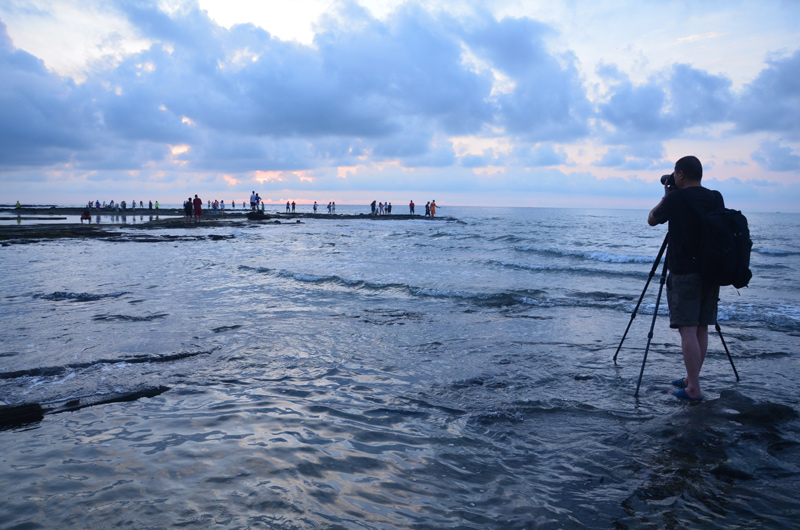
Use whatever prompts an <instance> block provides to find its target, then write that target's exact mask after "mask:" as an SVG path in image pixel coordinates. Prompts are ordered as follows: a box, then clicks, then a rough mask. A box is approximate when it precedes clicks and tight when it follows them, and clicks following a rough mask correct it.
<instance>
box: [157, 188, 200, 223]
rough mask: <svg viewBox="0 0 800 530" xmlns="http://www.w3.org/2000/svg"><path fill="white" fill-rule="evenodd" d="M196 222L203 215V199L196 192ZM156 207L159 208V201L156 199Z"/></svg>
mask: <svg viewBox="0 0 800 530" xmlns="http://www.w3.org/2000/svg"><path fill="white" fill-rule="evenodd" d="M193 202H194V222H195V223H199V222H200V217H202V216H203V200H202V199H201V198H200V197H198V196H197V194H195V196H194V201H193ZM156 209H158V201H156Z"/></svg>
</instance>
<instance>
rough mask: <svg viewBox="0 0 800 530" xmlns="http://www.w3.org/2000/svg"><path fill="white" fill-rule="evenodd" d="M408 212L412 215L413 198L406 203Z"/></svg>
mask: <svg viewBox="0 0 800 530" xmlns="http://www.w3.org/2000/svg"><path fill="white" fill-rule="evenodd" d="M408 213H410V214H411V215H414V201H413V200H412V201H411V202H409V203H408Z"/></svg>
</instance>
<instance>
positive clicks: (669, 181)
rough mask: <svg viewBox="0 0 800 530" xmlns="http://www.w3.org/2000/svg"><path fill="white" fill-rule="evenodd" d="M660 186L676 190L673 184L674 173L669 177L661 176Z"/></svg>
mask: <svg viewBox="0 0 800 530" xmlns="http://www.w3.org/2000/svg"><path fill="white" fill-rule="evenodd" d="M661 184H663V185H664V186H666V187H668V188H669V189H675V188H677V186H676V184H675V173H670V174H669V175H661Z"/></svg>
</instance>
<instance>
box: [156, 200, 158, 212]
mask: <svg viewBox="0 0 800 530" xmlns="http://www.w3.org/2000/svg"><path fill="white" fill-rule="evenodd" d="M156 210H158V201H156Z"/></svg>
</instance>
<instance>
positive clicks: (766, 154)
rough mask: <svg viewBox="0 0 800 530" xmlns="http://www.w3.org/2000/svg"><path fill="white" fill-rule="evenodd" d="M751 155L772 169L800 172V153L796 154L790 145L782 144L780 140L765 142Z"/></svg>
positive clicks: (762, 164) (766, 167) (759, 162)
mask: <svg viewBox="0 0 800 530" xmlns="http://www.w3.org/2000/svg"><path fill="white" fill-rule="evenodd" d="M750 157H751V158H752V159H753V160H754V161H756V162H757V163H758V164H759V165H760V166H761V167H763V168H765V169H768V170H770V171H797V172H800V155H796V154H794V152H793V151H792V149H791V148H790V147H785V146H782V145H780V144H779V143H778V142H763V143H762V144H761V147H760V148H759V149H758V150H757V151H756V152H754V153H753V154H752V155H750Z"/></svg>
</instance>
